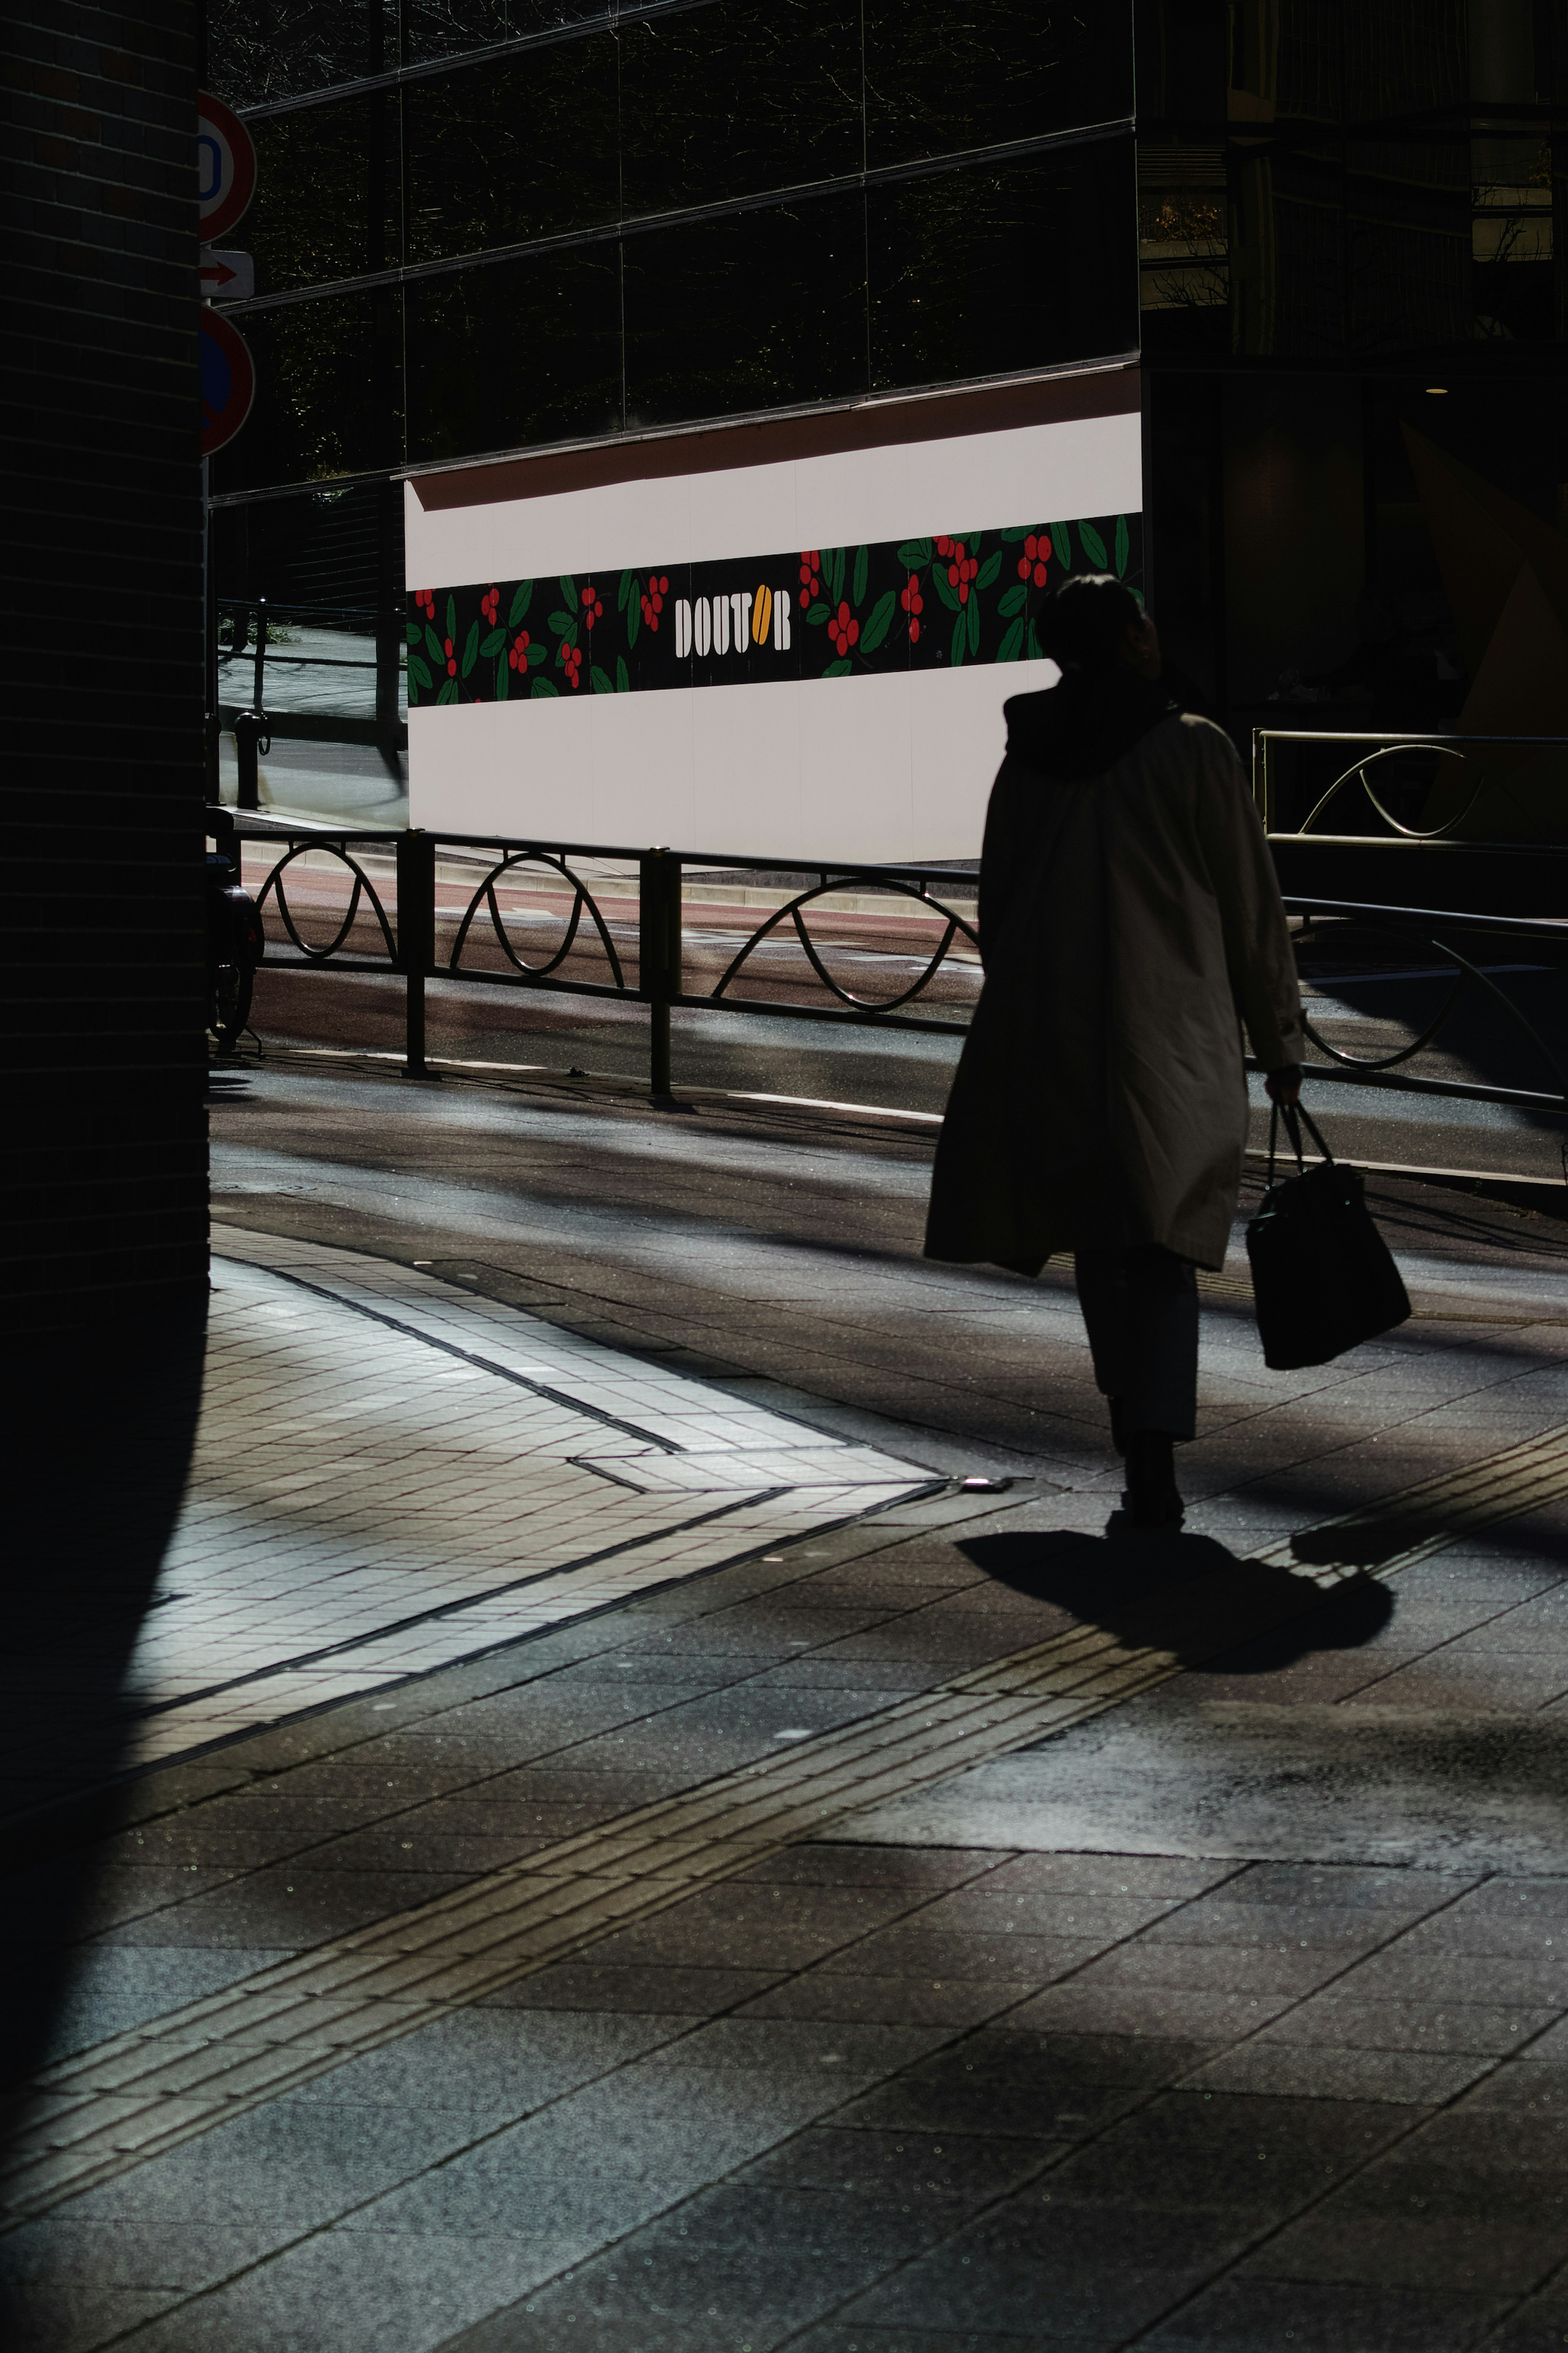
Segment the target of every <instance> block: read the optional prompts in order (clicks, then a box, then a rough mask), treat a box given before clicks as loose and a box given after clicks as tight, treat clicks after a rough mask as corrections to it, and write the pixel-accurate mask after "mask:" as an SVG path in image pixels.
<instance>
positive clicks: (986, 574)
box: [974, 547, 1002, 588]
mask: <svg viewBox="0 0 1568 2353" xmlns="http://www.w3.org/2000/svg"><path fill="white" fill-rule="evenodd" d="M1001 569H1002V551H1001V549H1000V548H999V547H994V548H993V549H992V551H991V553H990V554H989V555H988V556H987V557H986V559H985V561H984V564H983V565H981V567H980V569H979V571H978V572H977V573H976V574H975V575H974V586H975V587H976V588H989V587H990V586H992V584H993V582H994V580H995V577H996V575H997V574H998V573H999V572H1000V571H1001Z"/></svg>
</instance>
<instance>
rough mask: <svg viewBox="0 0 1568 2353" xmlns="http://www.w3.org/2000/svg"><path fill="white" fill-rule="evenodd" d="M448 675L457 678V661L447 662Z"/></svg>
mask: <svg viewBox="0 0 1568 2353" xmlns="http://www.w3.org/2000/svg"><path fill="white" fill-rule="evenodd" d="M457 675H458V665H457V663H456V662H455V661H448V663H447V677H448V678H456V677H457Z"/></svg>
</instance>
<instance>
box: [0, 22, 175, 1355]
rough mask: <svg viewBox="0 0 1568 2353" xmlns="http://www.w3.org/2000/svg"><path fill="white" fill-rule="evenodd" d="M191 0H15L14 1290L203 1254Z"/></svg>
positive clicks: (0, 573) (138, 1303) (151, 1290)
mask: <svg viewBox="0 0 1568 2353" xmlns="http://www.w3.org/2000/svg"><path fill="white" fill-rule="evenodd" d="M196 29H197V17H196V8H195V5H194V0H144V5H143V0H139V5H137V6H136V7H135V8H134V9H133V10H132V9H131V8H128V7H116V6H112V5H110V6H104V7H93V6H90V5H83V4H82V0H0V125H3V129H0V174H3V180H0V186H3V190H4V194H3V197H0V273H3V276H0V284H3V287H4V297H3V299H4V314H3V319H0V334H3V356H0V368H3V370H4V376H3V384H4V393H3V400H4V406H3V409H0V470H3V474H4V483H3V490H0V501H3V504H4V509H5V516H4V523H3V525H0V530H3V533H4V538H3V543H0V599H3V606H0V675H3V677H4V681H5V683H4V698H3V702H0V723H3V731H4V732H3V733H0V828H3V832H0V959H3V970H4V978H3V981H0V1024H3V1029H0V1036H3V1051H4V1056H5V1069H6V1072H7V1075H6V1078H5V1128H6V1144H5V1152H4V1155H3V1156H0V1264H3V1267H4V1279H3V1284H0V1290H3V1294H4V1298H5V1313H6V1316H7V1319H8V1322H9V1324H10V1325H11V1328H12V1329H13V1330H16V1331H20V1332H22V1333H35V1334H39V1335H43V1334H47V1333H48V1332H51V1331H60V1330H62V1329H68V1328H70V1327H72V1326H79V1324H82V1323H84V1322H88V1321H92V1322H96V1321H98V1320H100V1319H101V1318H102V1317H104V1316H105V1315H108V1316H111V1317H124V1316H125V1315H127V1314H130V1315H132V1316H137V1315H139V1314H142V1313H145V1312H146V1311H149V1310H150V1311H152V1312H153V1313H154V1314H163V1313H164V1312H166V1311H167V1310H168V1309H169V1308H171V1307H172V1306H174V1304H175V1303H178V1302H181V1301H194V1300H195V1299H197V1298H198V1297H199V1296H200V1294H201V1293H202V1292H203V1290H204V1288H205V1209H206V1203H205V1179H206V1154H205V1113H204V1109H203V1100H202V1098H203V1085H204V1081H203V1071H204V1064H205V1042H204V1036H203V1008H202V988H203V972H202V964H203V944H202V923H203V905H202V895H201V887H202V886H201V854H202V823H201V814H200V812H201V806H202V799H203V786H202V638H201V586H202V565H201V480H200V465H199V457H198V450H197V439H198V429H199V428H198V417H199V375H198V365H197V353H196V341H197V336H196V319H197V302H196V291H195V258H196V206H195V186H196V176H195V90H196Z"/></svg>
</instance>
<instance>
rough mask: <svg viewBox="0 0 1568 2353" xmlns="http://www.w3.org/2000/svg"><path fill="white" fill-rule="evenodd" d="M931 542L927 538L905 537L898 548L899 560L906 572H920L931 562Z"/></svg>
mask: <svg viewBox="0 0 1568 2353" xmlns="http://www.w3.org/2000/svg"><path fill="white" fill-rule="evenodd" d="M899 562H900V564H901V565H903V567H904V570H905V571H906V572H921V571H923V570H924V568H925V566H926V565H928V564H929V563H930V562H931V542H930V540H929V539H906V540H905V542H904V543H903V545H902V547H900V550H899Z"/></svg>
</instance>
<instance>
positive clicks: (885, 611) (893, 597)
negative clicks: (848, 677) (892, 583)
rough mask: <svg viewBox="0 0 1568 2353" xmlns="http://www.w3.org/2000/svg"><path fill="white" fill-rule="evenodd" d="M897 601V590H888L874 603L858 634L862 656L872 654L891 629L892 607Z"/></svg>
mask: <svg viewBox="0 0 1568 2353" xmlns="http://www.w3.org/2000/svg"><path fill="white" fill-rule="evenodd" d="M898 601H899V592H898V590H897V589H896V588H889V589H887V590H885V591H884V593H883V594H882V595H881V596H879V597H878V599H877V601H876V603H875V604H874V605H873V606H872V607H871V617H870V618H869V620H868V622H867V624H866V626H865V628H863V629H862V630H861V632H860V650H861V652H862V653H863V654H874V653H875V652H876V650H877V648H878V647H879V645H880V644H881V642H882V639H883V638H885V637H886V636H887V634H888V631H889V629H890V628H892V626H893V607H895V606H896V605H897V603H898Z"/></svg>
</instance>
